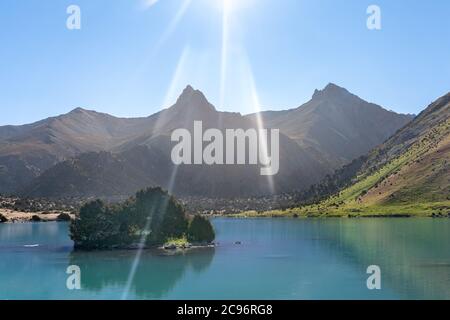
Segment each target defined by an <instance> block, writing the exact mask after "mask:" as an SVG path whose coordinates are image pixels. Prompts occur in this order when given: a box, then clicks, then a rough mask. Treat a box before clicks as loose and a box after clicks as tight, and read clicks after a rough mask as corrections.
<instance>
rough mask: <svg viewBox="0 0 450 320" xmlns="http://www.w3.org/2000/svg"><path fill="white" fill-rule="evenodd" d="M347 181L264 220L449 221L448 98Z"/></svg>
mask: <svg viewBox="0 0 450 320" xmlns="http://www.w3.org/2000/svg"><path fill="white" fill-rule="evenodd" d="M352 181H353V183H352V184H351V185H350V186H348V187H345V188H343V189H342V190H341V191H340V192H339V193H337V194H334V195H332V196H330V197H328V198H327V199H325V200H323V201H321V202H320V203H318V204H315V205H309V206H303V207H299V208H293V209H288V210H284V211H271V212H266V213H264V214H263V215H266V216H285V215H298V216H405V215H412V216H446V217H447V216H448V217H450V94H447V95H446V96H444V97H442V98H440V99H439V100H437V101H436V102H435V103H433V104H432V105H430V106H429V107H428V108H427V109H426V110H425V111H424V112H422V113H421V114H420V115H419V116H418V117H417V118H416V119H415V120H414V121H413V122H411V123H410V124H408V125H407V126H406V127H405V128H403V129H401V130H400V131H399V132H397V133H396V134H395V135H394V136H393V137H392V138H390V139H389V140H388V141H386V142H385V143H384V144H383V145H381V146H379V147H378V148H376V149H374V150H373V151H372V152H371V153H370V154H369V155H368V159H367V160H366V162H365V163H364V165H363V166H362V169H361V170H360V171H359V173H358V175H357V176H356V177H354V178H353V180H352ZM243 215H247V216H249V215H250V216H252V215H258V214H257V213H256V212H247V213H244V214H243Z"/></svg>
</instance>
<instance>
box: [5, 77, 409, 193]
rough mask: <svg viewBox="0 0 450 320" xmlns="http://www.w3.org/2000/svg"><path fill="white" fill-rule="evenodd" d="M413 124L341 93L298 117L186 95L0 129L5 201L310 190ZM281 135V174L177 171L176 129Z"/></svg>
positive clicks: (298, 111)
mask: <svg viewBox="0 0 450 320" xmlns="http://www.w3.org/2000/svg"><path fill="white" fill-rule="evenodd" d="M412 119H413V116H411V115H403V114H397V113H395V112H392V111H388V110H386V109H384V108H382V107H380V106H378V105H376V104H373V103H369V102H366V101H364V100H363V99H361V98H359V97H357V96H356V95H353V94H351V93H350V92H348V91H347V90H346V89H344V88H341V87H339V86H337V85H334V84H329V85H327V86H326V87H325V88H324V89H323V90H316V91H315V93H314V95H313V96H312V99H311V100H310V101H308V102H307V103H305V104H303V105H301V106H300V107H298V108H295V109H291V110H284V111H268V112H261V113H259V114H250V115H241V114H239V113H229V112H220V111H217V110H216V109H215V107H214V106H213V105H212V104H211V103H209V102H208V100H207V99H206V97H205V96H204V94H203V93H202V92H200V91H198V90H195V89H193V88H192V87H191V86H187V87H186V89H184V91H183V92H182V94H181V95H180V97H179V98H178V100H177V102H176V103H175V104H174V105H173V106H172V107H170V108H167V109H164V110H162V111H160V112H158V113H156V114H153V115H151V116H149V117H145V118H117V117H114V116H111V115H108V114H104V113H98V112H95V111H90V110H85V109H81V108H77V109H74V110H73V111H71V112H69V113H67V114H64V115H60V116H57V117H52V118H48V119H45V120H41V121H39V122H36V123H32V124H27V125H22V126H3V127H0V192H1V193H10V194H20V195H23V196H30V197H52V198H58V197H73V196H76V197H91V196H101V197H112V196H126V195H130V194H133V193H134V192H136V191H137V190H138V189H141V188H143V187H147V186H162V187H163V188H166V189H169V190H170V191H171V192H172V193H174V194H176V195H180V196H203V197H222V198H226V197H243V196H244V197H245V196H254V195H267V194H272V193H283V192H290V191H292V190H304V189H307V188H309V187H310V186H311V185H313V184H315V183H318V182H319V181H321V179H323V178H324V177H325V176H326V175H328V174H330V173H332V172H334V170H335V169H338V168H340V167H342V166H343V165H345V164H348V163H350V162H351V161H352V160H354V159H355V158H358V157H360V156H362V155H364V154H366V153H367V152H369V151H370V150H371V149H373V148H374V147H376V146H377V145H379V144H381V143H383V142H384V141H386V139H388V138H389V137H391V136H392V135H393V134H394V133H396V132H397V131H398V130H399V129H401V128H403V127H404V126H405V125H407V124H408V123H409V122H410V121H411V120H412ZM194 121H202V122H203V127H204V130H206V129H208V128H217V129H220V130H225V129H249V128H257V127H258V123H259V121H262V123H263V124H264V127H266V128H275V129H279V130H280V172H279V173H278V174H277V175H276V176H274V177H272V178H271V181H268V178H267V177H264V176H261V175H260V174H259V167H258V166H253V165H234V166H208V165H192V166H187V165H186V166H185V165H181V166H178V167H176V166H174V165H173V164H172V161H171V158H170V154H171V150H172V147H173V146H174V143H172V142H171V139H170V136H171V133H172V132H173V130H175V129H179V128H186V129H190V130H192V127H193V123H194Z"/></svg>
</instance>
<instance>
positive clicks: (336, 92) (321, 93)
mask: <svg viewBox="0 0 450 320" xmlns="http://www.w3.org/2000/svg"><path fill="white" fill-rule="evenodd" d="M338 97H356V96H355V95H354V94H352V93H350V92H349V91H348V90H347V89H345V88H343V87H340V86H338V85H336V84H334V83H329V84H328V85H327V86H326V87H325V88H323V89H322V90H318V89H316V90H315V91H314V95H313V97H312V99H313V100H318V99H323V98H328V99H329V98H338Z"/></svg>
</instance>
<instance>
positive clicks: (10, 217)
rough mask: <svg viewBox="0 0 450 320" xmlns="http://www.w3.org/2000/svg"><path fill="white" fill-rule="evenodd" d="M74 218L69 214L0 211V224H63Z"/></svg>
mask: <svg viewBox="0 0 450 320" xmlns="http://www.w3.org/2000/svg"><path fill="white" fill-rule="evenodd" d="M74 218H75V216H74V214H72V213H69V212H59V211H58V212H56V211H52V212H21V211H15V210H11V209H0V223H27V222H51V221H57V222H65V221H70V220H72V219H74Z"/></svg>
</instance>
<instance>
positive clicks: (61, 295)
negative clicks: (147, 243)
mask: <svg viewBox="0 0 450 320" xmlns="http://www.w3.org/2000/svg"><path fill="white" fill-rule="evenodd" d="M212 221H213V224H214V226H215V229H216V233H217V241H218V242H219V245H218V247H216V248H214V249H202V250H198V251H193V252H190V253H187V254H181V255H163V254H161V253H158V252H155V251H144V252H142V254H141V255H140V257H139V259H136V253H137V252H136V251H108V252H73V248H72V242H71V241H70V239H69V236H68V224H66V223H56V222H55V223H33V224H2V225H0V299H122V298H127V299H450V220H449V219H367V220H366V219H354V220H352V219H324V220H314V219H312V220H303V219H248V220H241V219H225V218H218V219H213V220H212ZM238 241H240V242H241V244H240V245H239V244H236V242H238ZM70 265H77V266H79V267H80V269H81V290H72V291H71V290H68V289H67V287H66V280H67V277H68V275H67V274H66V269H67V267H68V266H70ZM370 265H378V266H379V267H380V268H381V284H382V288H381V290H373V291H371V290H368V289H367V285H366V281H367V278H368V277H369V275H368V274H366V270H367V267H368V266H370Z"/></svg>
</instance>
